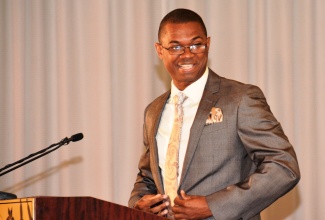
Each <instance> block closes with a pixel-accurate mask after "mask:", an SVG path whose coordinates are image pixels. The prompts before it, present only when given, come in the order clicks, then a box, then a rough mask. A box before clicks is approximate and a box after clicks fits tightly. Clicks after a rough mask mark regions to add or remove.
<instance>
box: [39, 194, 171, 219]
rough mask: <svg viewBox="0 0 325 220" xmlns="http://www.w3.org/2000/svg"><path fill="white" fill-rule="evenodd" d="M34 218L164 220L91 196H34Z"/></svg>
mask: <svg viewBox="0 0 325 220" xmlns="http://www.w3.org/2000/svg"><path fill="white" fill-rule="evenodd" d="M34 209H35V220H44V219H46V220H58V219H60V220H71V219H73V220H82V219H101V220H105V219H109V220H124V219H125V220H165V219H166V218H162V217H158V216H156V215H152V214H149V213H145V212H142V211H139V210H135V209H130V208H128V207H126V206H121V205H118V204H114V203H110V202H106V201H103V200H99V199H95V198H92V197H35V206H34Z"/></svg>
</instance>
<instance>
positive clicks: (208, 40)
mask: <svg viewBox="0 0 325 220" xmlns="http://www.w3.org/2000/svg"><path fill="white" fill-rule="evenodd" d="M207 49H208V50H207V52H209V49H210V37H208V38H207Z"/></svg>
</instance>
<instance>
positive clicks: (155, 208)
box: [134, 194, 170, 216]
mask: <svg viewBox="0 0 325 220" xmlns="http://www.w3.org/2000/svg"><path fill="white" fill-rule="evenodd" d="M167 198H168V196H167V195H161V194H157V195H152V194H151V195H145V196H143V197H142V198H141V199H140V200H139V201H137V202H136V203H135V205H134V208H135V209H139V210H141V211H144V212H150V213H153V214H156V215H158V216H164V215H166V214H167V213H168V209H167V207H168V206H169V204H170V203H169V202H168V201H166V200H167Z"/></svg>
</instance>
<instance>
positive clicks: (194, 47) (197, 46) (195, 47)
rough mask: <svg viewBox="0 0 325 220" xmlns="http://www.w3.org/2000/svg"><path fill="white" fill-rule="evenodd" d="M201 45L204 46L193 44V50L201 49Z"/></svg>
mask: <svg viewBox="0 0 325 220" xmlns="http://www.w3.org/2000/svg"><path fill="white" fill-rule="evenodd" d="M201 45H202V44H193V45H192V48H193V49H197V48H199V47H200V46H201Z"/></svg>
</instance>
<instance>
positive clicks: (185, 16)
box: [158, 8, 208, 42]
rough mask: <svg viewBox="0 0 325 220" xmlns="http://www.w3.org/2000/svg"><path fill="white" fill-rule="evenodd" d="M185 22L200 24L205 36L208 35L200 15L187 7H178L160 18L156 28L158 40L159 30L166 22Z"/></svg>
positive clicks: (160, 30)
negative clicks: (157, 28)
mask: <svg viewBox="0 0 325 220" xmlns="http://www.w3.org/2000/svg"><path fill="white" fill-rule="evenodd" d="M187 22H198V23H199V24H200V25H201V27H202V30H203V32H204V34H205V36H208V33H207V29H206V27H205V24H204V22H203V20H202V18H201V16H200V15H198V14H197V13H196V12H194V11H191V10H189V9H185V8H178V9H175V10H173V11H171V12H169V13H168V14H167V15H165V17H164V18H163V19H162V20H161V22H160V25H159V30H158V40H159V42H160V37H161V32H162V30H163V28H164V27H165V25H166V24H168V23H173V24H181V23H187Z"/></svg>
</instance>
